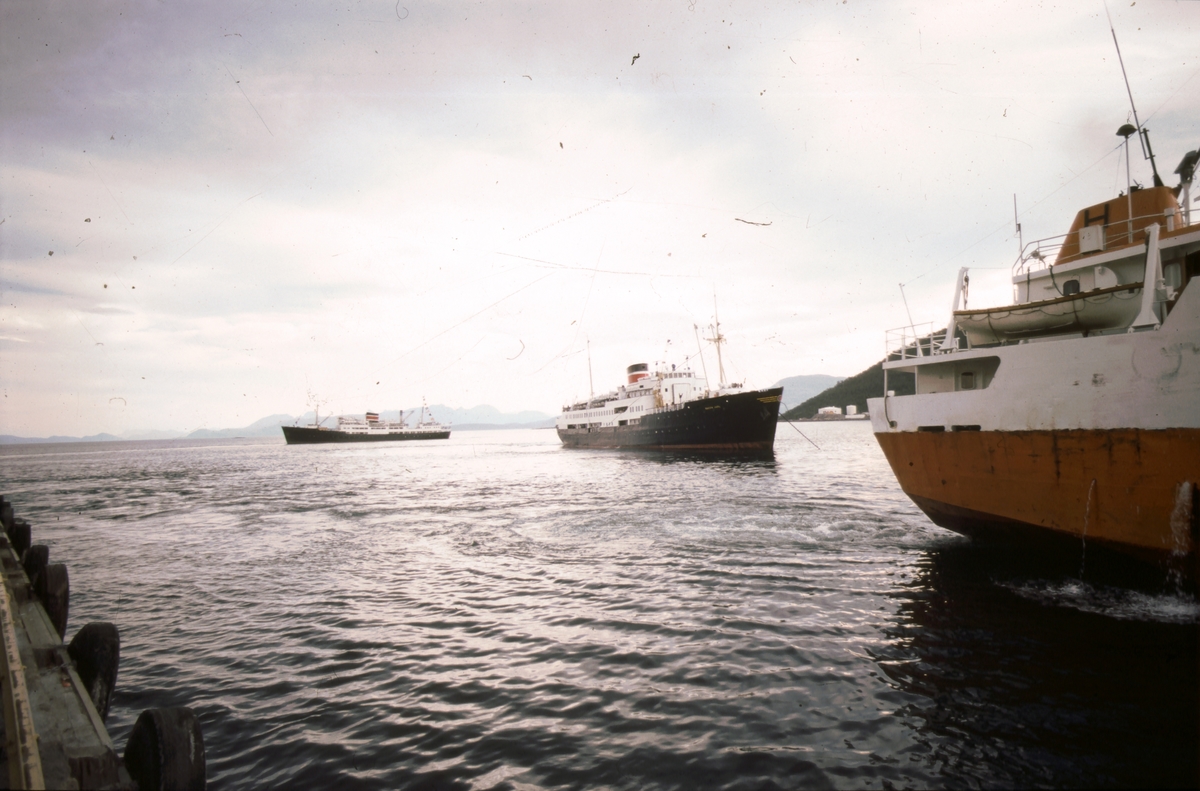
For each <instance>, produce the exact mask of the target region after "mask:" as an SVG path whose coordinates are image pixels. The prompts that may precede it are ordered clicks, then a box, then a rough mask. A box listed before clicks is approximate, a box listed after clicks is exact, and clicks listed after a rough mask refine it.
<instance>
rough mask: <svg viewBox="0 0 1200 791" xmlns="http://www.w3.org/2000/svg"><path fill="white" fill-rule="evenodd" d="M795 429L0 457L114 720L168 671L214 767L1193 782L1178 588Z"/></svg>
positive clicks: (651, 784) (882, 781) (874, 456)
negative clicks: (1046, 563)
mask: <svg viewBox="0 0 1200 791" xmlns="http://www.w3.org/2000/svg"><path fill="white" fill-rule="evenodd" d="M806 433H807V434H809V436H810V438H811V439H812V440H814V441H815V443H816V444H815V445H814V444H810V443H809V442H808V441H806V440H805V439H804V438H801V437H799V436H798V435H794V434H790V433H789V434H781V435H780V436H779V437H778V438H777V442H776V452H775V454H774V458H771V459H747V458H744V457H739V458H720V457H716V458H714V457H711V456H700V457H696V456H688V455H684V454H677V453H669V454H658V453H641V452H639V453H629V452H623V451H615V452H614V451H591V450H570V451H568V450H564V449H562V448H561V447H560V446H559V445H558V442H557V439H556V437H555V436H554V434H553V432H546V431H541V432H539V431H504V432H456V433H455V435H454V436H453V437H452V438H451V440H449V441H447V442H439V443H432V442H431V443H397V444H394V445H387V446H382V447H380V446H373V447H342V446H292V447H288V446H285V445H283V444H282V442H278V441H273V442H263V441H241V442H231V441H225V442H208V443H195V442H190V443H189V442H173V443H172V442H167V443H114V444H112V445H88V446H79V445H76V446H72V447H63V446H58V447H46V446H41V447H32V448H31V447H28V446H26V447H24V448H11V447H9V448H2V449H0V485H2V487H3V490H4V491H5V493H6V494H8V495H10V496H11V497H12V499H13V500H14V501H15V502H16V504H17V509H18V512H19V513H21V514H22V515H23V516H25V517H26V518H28V519H29V520H30V522H31V523H32V524H33V527H34V535H35V540H37V541H40V542H45V543H48V544H50V545H51V557H52V561H56V562H65V563H67V564H68V565H69V566H70V573H71V585H72V611H71V623H70V625H69V627H68V638H69V637H70V636H71V634H72V633H73V632H74V630H75V629H77V628H78V627H79V626H80V625H82V624H83V623H85V622H87V621H88V620H112V621H114V622H115V623H117V625H118V627H119V628H120V630H121V635H122V667H121V672H120V678H119V680H118V683H117V690H116V694H115V696H114V700H113V708H112V713H111V715H110V720H109V725H110V730H111V732H112V735H113V737H114V741H115V742H116V743H117V744H123V743H124V740H125V738H126V735H127V734H128V731H129V728H130V727H131V726H132V723H133V719H134V717H135V716H136V714H137V713H138V712H140V711H141V710H142V709H144V708H148V707H151V706H166V705H190V706H192V707H194V708H195V709H196V711H197V712H198V714H199V716H200V718H201V722H202V724H203V727H204V733H205V740H206V743H207V747H208V759H209V764H208V765H209V777H210V783H211V785H212V787H213V788H225V787H242V786H250V785H289V784H290V785H301V784H307V785H318V784H319V785H327V786H333V785H337V786H338V787H361V788H392V787H405V788H422V787H425V788H463V789H467V788H472V789H489V788H497V789H537V788H580V789H584V788H598V787H603V788H615V789H638V790H639V791H640V790H641V789H678V788H748V789H750V788H752V789H758V788H810V787H811V788H822V787H835V788H836V787H840V788H884V787H896V788H904V787H911V788H934V787H985V788H995V787H1014V786H1029V785H1044V786H1056V787H1058V786H1071V785H1130V784H1132V785H1139V784H1142V785H1144V784H1147V783H1156V784H1177V785H1178V784H1187V783H1193V784H1194V783H1195V782H1196V750H1195V745H1196V739H1197V726H1196V720H1197V716H1196V711H1197V706H1196V701H1197V661H1196V660H1197V640H1196V629H1197V621H1198V619H1200V613H1198V612H1197V608H1196V606H1195V602H1194V600H1192V599H1185V598H1181V597H1179V596H1177V595H1175V594H1174V593H1171V592H1169V591H1168V592H1164V589H1163V588H1162V586H1161V585H1159V587H1158V588H1155V587H1154V585H1152V584H1151V585H1142V584H1141V583H1138V584H1121V583H1119V582H1114V581H1111V580H1106V581H1103V582H1102V581H1100V580H1099V579H1097V578H1094V577H1093V571H1092V568H1093V567H1092V563H1091V561H1090V560H1089V562H1088V570H1087V575H1086V577H1085V580H1086V581H1084V582H1079V581H1077V580H1076V579H1074V578H1073V577H1072V576H1071V574H1070V573H1063V572H1061V571H1060V570H1056V569H1051V568H1044V567H1041V566H1034V565H1032V564H1031V563H1030V561H1029V558H1027V557H1026V558H1022V557H1020V555H1019V553H1018V555H1017V556H1016V557H1015V559H1014V557H1012V556H1009V557H1005V556H1004V555H1002V554H998V553H996V552H994V551H992V550H989V549H984V548H979V547H974V546H972V545H971V544H970V543H969V542H967V541H966V540H965V539H962V538H959V537H956V536H954V535H953V534H950V533H947V532H946V531H943V530H941V529H939V528H937V527H934V526H933V525H932V524H930V522H929V521H928V520H927V519H926V518H925V517H924V516H923V515H922V514H921V513H920V512H919V511H918V510H917V509H916V508H915V507H914V506H913V505H912V503H911V502H910V501H909V500H908V499H907V498H906V497H905V496H904V495H903V493H902V492H900V491H899V489H898V487H897V486H896V484H895V480H894V478H893V477H892V475H891V472H890V470H889V469H888V467H887V463H886V461H885V460H884V459H883V457H882V454H881V453H880V452H879V449H878V447H877V445H876V443H875V440H874V438H873V437H872V436H871V434H870V431H869V426H866V425H865V424H845V423H843V424H830V425H821V424H810V425H809V426H807V427H806ZM414 445H416V446H417V447H414ZM1071 566H1072V567H1074V568H1077V564H1071Z"/></svg>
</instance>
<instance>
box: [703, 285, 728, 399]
mask: <svg viewBox="0 0 1200 791" xmlns="http://www.w3.org/2000/svg"><path fill="white" fill-rule="evenodd" d="M708 328H709V329H710V330H712V337H711V338H705V339H704V340H706V341H708V342H709V343H711V344H713V345H714V346H716V347H717V372H718V374H719V375H720V377H721V380H720V383H719V385H718V387H720V388H721V389H724V388H725V363H724V362H722V361H721V344H722V343H724V342H725V336H724V335H722V334H721V319H720V317H719V316H718V315H717V297H716V295H715V294H714V295H713V323H712V324H710V325H709V326H708Z"/></svg>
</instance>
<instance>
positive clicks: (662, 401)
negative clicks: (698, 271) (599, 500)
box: [555, 323, 783, 453]
mask: <svg viewBox="0 0 1200 791" xmlns="http://www.w3.org/2000/svg"><path fill="white" fill-rule="evenodd" d="M714 330H715V337H714V338H712V339H710V340H712V341H713V342H714V343H715V344H716V345H717V359H718V365H719V366H720V373H721V382H722V384H721V385H720V386H719V387H718V388H717V389H716V390H709V389H708V381H707V377H704V378H702V377H698V376H696V374H695V373H694V372H692V371H691V370H678V371H677V370H675V366H673V365H672V366H671V368H670V370H667V369H666V368H665V367H663V368H660V369H658V370H655V371H651V370H650V366H648V365H647V364H646V363H636V364H634V365H631V366H629V367H628V368H626V369H625V373H626V376H627V377H628V381H627V382H626V383H625V384H623V385H621V386H619V387H618V388H617V389H616V390H614V391H612V392H609V393H605V394H603V395H599V396H594V397H592V398H590V399H588V400H587V401H580V402H579V403H577V404H572V405H571V406H565V407H563V411H562V414H561V415H559V417H558V420H557V421H556V423H555V428H556V429H557V430H558V438H559V439H560V440H562V443H563V445H564V446H566V447H569V448H627V449H639V450H686V451H724V452H737V453H769V452H771V451H772V450H773V448H774V444H775V428H776V426H777V425H778V423H779V403H780V400H781V399H782V397H783V388H781V387H774V388H770V389H767V390H742V386H741V385H740V384H730V385H728V386H726V385H725V384H724V381H725V369H724V365H723V364H722V363H721V362H720V350H721V347H720V344H721V343H723V342H724V340H725V339H724V338H723V337H722V336H721V333H720V324H719V323H718V324H717V325H716V326H715V327H714Z"/></svg>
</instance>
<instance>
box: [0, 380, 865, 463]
mask: <svg viewBox="0 0 1200 791" xmlns="http://www.w3.org/2000/svg"><path fill="white" fill-rule="evenodd" d="M843 378H844V377H841V376H828V375H826V374H810V375H807V376H790V377H788V378H787V379H781V380H780V381H778V382H776V383H775V384H774V385H773V386H774V387H782V388H783V403H784V405H785V408H786V407H795V406H797V405H798V404H801V403H805V402H807V401H808V400H810V399H811V398H813V397H814V396H816V395H818V394H820V393H823V392H825V391H827V390H828V389H829V388H831V387H833V386H835V385H837V384H838V383H839V382H841V381H842V380H843ZM419 411H420V407H416V408H414V409H406V410H404V414H405V416H406V417H407V419H408V420H409V422H410V423H412V422H413V420H414V418H415V417H416V416H417V414H418V413H419ZM429 411H430V412H431V413H432V414H433V417H434V419H435V420H437V421H438V422H439V423H450V424H452V425H453V426H454V428H455V429H457V430H459V431H479V430H487V429H509V428H552V427H553V426H554V416H553V415H547V414H546V413H545V412H535V411H531V410H528V411H524V412H501V411H500V410H499V409H496V407H494V406H488V405H487V404H481V405H479V406H476V407H471V408H470V409H454V408H452V407H448V406H443V405H442V404H434V405H433V406H431V407H429ZM814 411H815V410H814ZM379 414H380V417H382V418H384V419H386V420H395V419H396V418H397V416H398V415H399V414H400V412H399V410H397V409H390V410H384V411H382V412H380V413H379ZM336 417H337V416H336V415H334V416H330V417H327V418H323V419H322V421H321V422H322V423H324V424H325V425H330V424H331V423H336ZM356 417H361V415H356ZM312 422H313V413H312V412H305V413H304V414H303V415H297V416H293V415H286V414H282V413H281V414H277V415H268V416H267V417H264V418H261V419H259V420H256V421H254V422H253V423H251V424H250V425H248V426H242V427H241V428H221V429H210V428H201V429H196V430H195V431H192V432H190V433H189V432H184V431H161V430H140V431H139V430H133V431H126V432H124V433H123V434H121V435H120V436H115V435H113V434H91V435H89V436H86V437H64V436H57V435H56V436H53V437H16V436H12V435H11V434H0V445H16V444H24V443H41V442H115V441H121V440H146V439H231V438H234V437H282V432H281V431H280V430H279V427H280V426H290V425H307V424H309V423H312Z"/></svg>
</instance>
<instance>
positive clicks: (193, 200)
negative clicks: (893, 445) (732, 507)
mask: <svg viewBox="0 0 1200 791" xmlns="http://www.w3.org/2000/svg"><path fill="white" fill-rule="evenodd" d="M1109 15H1111V20H1112V25H1113V27H1114V28H1115V30H1116V34H1117V37H1118V40H1119V42H1120V47H1121V54H1122V56H1123V58H1124V63H1125V67H1126V70H1127V72H1128V75H1129V84H1130V88H1131V90H1132V93H1133V98H1134V101H1135V102H1136V103H1137V111H1138V115H1139V118H1140V119H1141V121H1142V123H1143V124H1144V125H1145V126H1146V127H1147V128H1148V129H1149V130H1150V139H1151V142H1152V144H1153V148H1154V151H1155V153H1156V155H1157V156H1158V169H1159V172H1160V174H1161V175H1162V176H1163V178H1164V181H1166V183H1167V184H1168V185H1169V186H1174V185H1175V184H1177V183H1178V179H1177V177H1176V176H1174V175H1172V171H1173V170H1174V169H1175V167H1176V165H1177V164H1178V163H1179V160H1180V159H1181V158H1182V156H1183V155H1184V154H1185V153H1186V152H1187V151H1189V150H1192V149H1195V148H1197V147H1200V76H1198V75H1200V46H1197V42H1200V2H1195V1H1194V0H1170V1H1168V0H1138V2H1132V3H1130V2H1128V0H1125V1H1124V2H1120V1H1118V2H1112V3H1111V5H1109V6H1108V8H1107V9H1106V7H1105V5H1104V3H1103V2H1100V1H1099V0H1098V1H1097V2H1067V3H1052V2H1021V1H1020V0H1017V1H1015V2H1014V1H1013V0H1005V1H1004V2H997V3H987V2H973V3H954V4H951V3H945V2H866V1H864V0H836V1H835V0H820V1H819V2H769V3H761V4H757V3H717V2H709V1H708V0H672V1H671V2H655V1H654V0H636V1H635V2H623V0H613V1H612V2H607V3H601V4H583V3H563V2H555V1H549V2H526V3H521V4H515V3H504V2H489V3H466V2H439V3H423V2H419V1H418V0H400V2H399V3H396V2H369V1H366V0H364V1H363V2H355V1H354V0H346V1H345V2H342V3H334V4H327V3H321V2H304V3H292V4H288V3H274V2H246V0H237V2H200V3H182V2H140V3H139V2H127V3H126V2H95V3H86V4H84V3H74V2H63V3H50V2H23V1H22V0H7V1H6V2H4V3H3V4H0V152H2V157H0V390H2V395H3V398H2V399H0V434H16V435H21V436H46V435H50V434H60V435H84V434H92V433H97V432H109V433H113V434H118V435H120V434H122V433H125V432H132V431H138V430H145V429H161V430H178V431H191V430H194V429H197V428H213V429H215V428H224V427H237V426H244V425H247V424H249V423H250V422H252V421H254V420H257V419H258V418H261V417H263V416H265V415H270V414H274V413H288V414H295V415H298V414H301V413H302V412H305V411H307V410H309V409H310V408H311V407H312V406H313V405H314V404H321V405H322V411H324V412H341V413H355V412H363V411H366V410H368V409H373V410H380V409H395V408H399V407H411V406H414V405H417V404H419V403H421V400H422V399H426V400H428V402H429V403H430V404H435V403H437V404H445V405H447V406H451V407H460V408H465V407H471V406H475V405H478V404H490V405H492V406H495V407H497V408H499V409H501V410H502V411H518V410H541V411H543V412H547V413H550V414H554V413H557V412H558V410H559V409H560V408H561V406H562V405H563V404H565V403H570V402H571V401H573V400H575V399H577V398H580V397H585V396H586V395H587V394H588V392H589V388H594V389H595V391H596V392H600V391H605V390H610V389H612V388H613V387H615V386H616V385H617V384H618V383H620V381H621V379H622V375H623V373H624V369H625V366H627V365H630V364H632V363H636V362H650V363H654V362H656V361H663V362H665V363H667V364H676V365H684V364H690V365H693V366H694V367H695V368H697V369H702V367H703V368H706V369H707V371H708V373H709V375H710V377H711V378H713V379H715V378H716V364H715V363H716V359H715V356H714V355H713V348H712V345H711V344H704V345H705V346H706V347H707V350H706V352H705V354H704V357H703V358H699V357H698V356H697V353H698V342H697V336H699V335H705V334H707V332H706V331H707V328H708V326H709V325H711V324H712V323H713V321H714V315H715V312H716V311H719V317H720V322H721V330H722V332H723V334H724V335H725V337H726V339H727V343H726V344H725V345H724V347H723V358H724V362H725V367H726V370H727V378H728V379H730V380H731V381H738V382H744V383H745V384H746V385H747V386H748V387H756V386H769V385H771V384H772V383H774V382H775V381H777V380H779V379H782V378H784V377H787V376H794V375H799V374H834V375H841V376H846V375H851V374H854V373H857V372H858V371H860V370H862V369H864V368H866V367H867V366H869V365H871V364H872V363H874V362H876V361H878V360H879V359H880V358H881V357H882V356H883V354H884V351H885V331H886V330H887V329H890V328H893V327H899V326H902V325H906V324H908V323H909V322H910V318H909V316H910V314H911V321H913V322H916V323H917V324H918V325H919V324H921V323H923V322H934V323H936V324H938V326H942V325H944V323H945V321H946V320H947V319H948V317H949V310H950V302H951V299H952V297H953V290H954V283H955V279H956V277H957V274H958V270H959V267H964V266H965V267H971V290H970V304H971V305H972V306H983V305H985V304H1006V303H1008V302H1010V301H1011V297H1012V289H1011V280H1010V277H1011V275H1010V271H1011V267H1012V264H1013V262H1014V260H1015V258H1016V255H1017V251H1018V240H1017V237H1016V234H1015V231H1014V195H1015V196H1016V197H1015V200H1016V207H1017V210H1018V212H1019V219H1020V222H1021V224H1022V233H1023V237H1024V239H1025V240H1026V241H1029V240H1032V239H1038V238H1042V237H1050V236H1054V235H1058V234H1062V233H1065V232H1066V230H1067V228H1068V226H1069V224H1070V222H1071V220H1072V218H1073V216H1074V214H1075V212H1076V211H1078V210H1079V209H1081V208H1082V207H1084V206H1087V205H1091V204H1094V203H1098V202H1100V201H1103V200H1107V199H1108V198H1110V197H1113V196H1115V195H1116V194H1118V193H1119V192H1120V191H1121V190H1124V189H1125V183H1126V182H1125V160H1124V158H1123V156H1124V155H1123V149H1122V147H1121V139H1120V138H1119V137H1117V136H1116V134H1115V133H1116V129H1117V128H1118V127H1119V126H1121V125H1122V124H1124V123H1126V121H1129V120H1132V117H1131V113H1130V99H1129V95H1128V93H1127V92H1126V86H1125V82H1124V81H1123V79H1122V76H1121V67H1120V65H1119V63H1118V60H1117V52H1116V49H1115V48H1114V44H1113V36H1112V33H1111V32H1110V29H1109ZM1132 151H1133V153H1132V154H1131V156H1130V160H1131V161H1130V165H1131V167H1132V171H1133V178H1134V180H1136V181H1138V182H1140V183H1143V184H1149V183H1150V178H1151V176H1150V167H1149V163H1148V162H1147V161H1146V160H1145V158H1144V156H1143V154H1142V152H1141V150H1140V148H1139V147H1138V146H1137V145H1136V138H1134V145H1133V147H1132ZM901 284H903V286H901ZM906 303H907V304H906ZM697 327H699V329H696V328H697ZM701 343H703V342H701ZM589 359H590V367H591V380H592V384H589Z"/></svg>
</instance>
